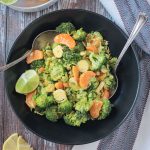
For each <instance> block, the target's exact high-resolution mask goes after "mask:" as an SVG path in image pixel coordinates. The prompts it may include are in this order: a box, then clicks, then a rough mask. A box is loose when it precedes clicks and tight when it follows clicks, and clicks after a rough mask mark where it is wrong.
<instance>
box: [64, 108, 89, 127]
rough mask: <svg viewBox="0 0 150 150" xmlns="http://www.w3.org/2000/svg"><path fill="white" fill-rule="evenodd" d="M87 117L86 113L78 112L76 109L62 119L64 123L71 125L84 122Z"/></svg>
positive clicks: (78, 124)
mask: <svg viewBox="0 0 150 150" xmlns="http://www.w3.org/2000/svg"><path fill="white" fill-rule="evenodd" d="M87 120H89V117H88V115H87V114H86V113H80V112H78V111H76V112H71V113H69V114H66V115H65V116H64V121H65V123H66V124H68V125H71V126H80V125H81V123H86V122H87Z"/></svg>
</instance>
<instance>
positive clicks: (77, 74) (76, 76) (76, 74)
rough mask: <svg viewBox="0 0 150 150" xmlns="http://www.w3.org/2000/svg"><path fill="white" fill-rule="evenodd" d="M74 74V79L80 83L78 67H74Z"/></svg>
mask: <svg viewBox="0 0 150 150" xmlns="http://www.w3.org/2000/svg"><path fill="white" fill-rule="evenodd" d="M72 73H73V77H74V79H75V80H76V81H77V82H78V81H79V68H78V66H73V67H72Z"/></svg>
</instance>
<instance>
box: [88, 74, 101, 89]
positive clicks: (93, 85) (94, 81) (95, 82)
mask: <svg viewBox="0 0 150 150" xmlns="http://www.w3.org/2000/svg"><path fill="white" fill-rule="evenodd" d="M98 85H99V81H98V80H97V79H96V78H95V77H93V78H92V79H91V80H90V83H89V88H88V91H91V90H95V89H96V88H97V87H98Z"/></svg>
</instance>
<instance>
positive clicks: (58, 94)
mask: <svg viewBox="0 0 150 150" xmlns="http://www.w3.org/2000/svg"><path fill="white" fill-rule="evenodd" d="M53 96H54V99H55V100H56V102H57V103H61V102H62V101H64V100H67V96H66V92H65V91H64V90H62V89H58V90H56V91H54V92H53Z"/></svg>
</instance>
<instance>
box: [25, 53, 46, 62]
mask: <svg viewBox="0 0 150 150" xmlns="http://www.w3.org/2000/svg"><path fill="white" fill-rule="evenodd" d="M43 58H44V54H43V51H41V50H34V51H33V52H31V54H29V55H28V57H27V59H26V62H27V64H31V63H32V62H33V61H35V60H40V59H43Z"/></svg>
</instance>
